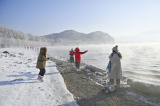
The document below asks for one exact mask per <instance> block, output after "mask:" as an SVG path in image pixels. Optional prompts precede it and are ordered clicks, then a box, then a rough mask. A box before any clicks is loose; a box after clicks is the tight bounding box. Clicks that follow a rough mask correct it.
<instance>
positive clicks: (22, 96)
mask: <svg viewBox="0 0 160 106" xmlns="http://www.w3.org/2000/svg"><path fill="white" fill-rule="evenodd" d="M3 51H8V52H9V54H8V53H3ZM37 56H38V55H37V54H36V52H34V51H31V50H26V49H20V48H16V49H11V48H9V49H7V48H5V49H0V70H1V71H0V75H1V77H0V91H1V93H0V106H57V105H65V106H77V104H76V102H75V101H74V99H73V95H72V94H71V93H70V92H69V91H68V90H67V88H66V86H65V84H64V80H63V78H62V76H61V74H60V73H59V72H58V71H57V69H56V65H55V63H53V62H52V61H47V62H46V74H45V76H44V82H39V81H38V80H37V75H38V73H39V70H38V69H36V61H37Z"/></svg>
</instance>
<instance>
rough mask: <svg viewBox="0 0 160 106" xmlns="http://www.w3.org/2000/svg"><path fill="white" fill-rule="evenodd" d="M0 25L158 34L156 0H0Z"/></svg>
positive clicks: (40, 31) (36, 31) (159, 0)
mask: <svg viewBox="0 0 160 106" xmlns="http://www.w3.org/2000/svg"><path fill="white" fill-rule="evenodd" d="M0 25H3V26H5V27H8V28H10V29H14V30H18V31H22V32H24V33H30V34H33V35H36V36H43V35H48V34H51V33H59V32H62V31H65V30H76V31H78V32H82V33H90V32H94V31H103V32H106V33H108V34H109V35H111V36H112V37H114V38H117V39H119V38H121V39H123V38H124V37H126V36H127V37H129V36H139V34H142V33H143V32H144V33H143V36H145V33H146V32H154V33H156V34H155V35H151V36H156V37H158V38H160V37H159V36H160V0H0Z"/></svg>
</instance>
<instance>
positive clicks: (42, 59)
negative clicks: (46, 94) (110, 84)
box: [36, 47, 49, 82]
mask: <svg viewBox="0 0 160 106" xmlns="http://www.w3.org/2000/svg"><path fill="white" fill-rule="evenodd" d="M46 56H47V48H46V47H41V48H40V53H39V55H38V59H37V65H36V68H38V69H40V72H39V75H38V78H37V79H38V80H40V81H42V82H43V76H44V74H45V71H46V70H45V65H46V61H47V60H48V59H49V58H47V57H46Z"/></svg>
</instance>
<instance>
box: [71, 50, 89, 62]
mask: <svg viewBox="0 0 160 106" xmlns="http://www.w3.org/2000/svg"><path fill="white" fill-rule="evenodd" d="M86 52H87V51H85V52H79V48H76V49H75V52H71V51H70V53H71V54H72V55H75V62H80V61H81V54H85V53H86Z"/></svg>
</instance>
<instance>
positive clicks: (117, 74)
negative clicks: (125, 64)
mask: <svg viewBox="0 0 160 106" xmlns="http://www.w3.org/2000/svg"><path fill="white" fill-rule="evenodd" d="M121 59H122V55H121V53H120V52H118V46H115V47H113V48H112V53H111V55H110V56H109V60H110V61H111V69H110V72H109V73H108V78H109V83H110V84H111V85H114V82H115V81H114V80H116V85H117V86H120V79H122V69H121Z"/></svg>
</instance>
